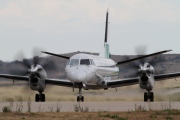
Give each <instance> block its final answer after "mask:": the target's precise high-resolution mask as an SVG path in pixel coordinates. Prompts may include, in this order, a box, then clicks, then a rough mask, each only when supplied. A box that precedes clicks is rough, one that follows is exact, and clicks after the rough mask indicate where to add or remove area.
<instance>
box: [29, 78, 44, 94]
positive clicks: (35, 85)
mask: <svg viewBox="0 0 180 120" xmlns="http://www.w3.org/2000/svg"><path fill="white" fill-rule="evenodd" d="M29 83H30V88H31V89H32V90H37V91H41V92H43V91H44V89H45V88H46V83H45V80H44V79H40V78H38V77H33V78H30V79H29Z"/></svg>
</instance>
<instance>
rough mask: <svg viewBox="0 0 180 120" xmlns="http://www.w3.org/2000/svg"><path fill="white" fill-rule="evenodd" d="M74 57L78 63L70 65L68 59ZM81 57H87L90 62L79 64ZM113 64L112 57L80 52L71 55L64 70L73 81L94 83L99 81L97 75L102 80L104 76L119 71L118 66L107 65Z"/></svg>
mask: <svg viewBox="0 0 180 120" xmlns="http://www.w3.org/2000/svg"><path fill="white" fill-rule="evenodd" d="M74 59H78V60H79V63H78V64H76V65H70V64H69V63H70V61H71V60H74ZM82 59H89V60H90V61H91V64H90V65H81V64H80V60H82ZM115 64H116V63H115V62H114V61H113V60H112V59H107V58H103V57H99V56H95V55H89V54H84V53H80V54H76V55H73V56H72V57H71V58H70V60H69V61H68V63H67V65H66V67H65V72H66V75H67V77H68V79H69V80H70V81H71V82H73V83H81V82H82V83H84V84H92V85H93V84H94V85H96V84H98V83H99V78H97V77H98V76H101V77H102V78H103V80H104V78H105V77H107V76H110V75H112V74H115V73H116V74H117V73H118V72H119V69H118V67H116V66H114V67H109V66H113V65H115Z"/></svg>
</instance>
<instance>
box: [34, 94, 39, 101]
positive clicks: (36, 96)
mask: <svg viewBox="0 0 180 120" xmlns="http://www.w3.org/2000/svg"><path fill="white" fill-rule="evenodd" d="M35 102H39V95H38V94H36V95H35Z"/></svg>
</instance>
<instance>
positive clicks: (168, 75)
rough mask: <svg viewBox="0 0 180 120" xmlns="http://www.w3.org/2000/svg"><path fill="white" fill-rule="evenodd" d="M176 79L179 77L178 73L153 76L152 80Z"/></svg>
mask: <svg viewBox="0 0 180 120" xmlns="http://www.w3.org/2000/svg"><path fill="white" fill-rule="evenodd" d="M176 77H180V72H176V73H167V74H159V75H155V76H154V79H155V81H161V80H166V79H170V78H176Z"/></svg>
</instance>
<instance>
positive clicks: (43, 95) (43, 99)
mask: <svg viewBox="0 0 180 120" xmlns="http://www.w3.org/2000/svg"><path fill="white" fill-rule="evenodd" d="M45 100H46V96H45V94H42V96H41V101H42V102H45Z"/></svg>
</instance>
